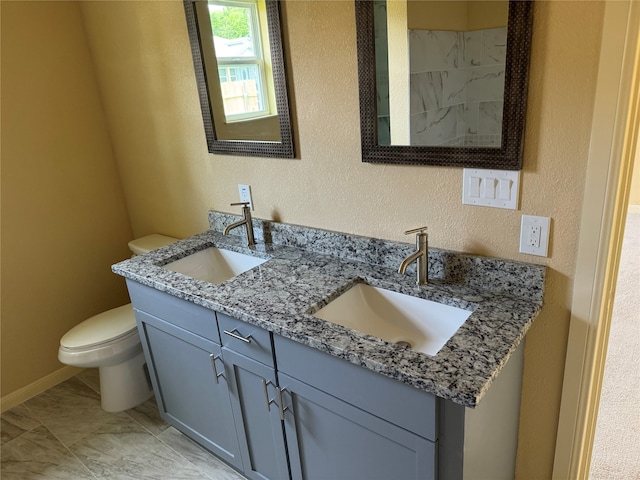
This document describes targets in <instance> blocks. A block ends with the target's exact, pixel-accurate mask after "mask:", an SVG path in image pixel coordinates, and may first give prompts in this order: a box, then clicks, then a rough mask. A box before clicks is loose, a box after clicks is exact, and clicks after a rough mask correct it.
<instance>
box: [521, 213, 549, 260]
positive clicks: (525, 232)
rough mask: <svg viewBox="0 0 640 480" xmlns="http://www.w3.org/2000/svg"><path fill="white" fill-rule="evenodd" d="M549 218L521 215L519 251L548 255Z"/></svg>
mask: <svg viewBox="0 0 640 480" xmlns="http://www.w3.org/2000/svg"><path fill="white" fill-rule="evenodd" d="M550 229H551V218H549V217H536V216H533V215H522V223H521V224H520V253H528V254H529V255H538V256H539V257H548V256H549V233H550Z"/></svg>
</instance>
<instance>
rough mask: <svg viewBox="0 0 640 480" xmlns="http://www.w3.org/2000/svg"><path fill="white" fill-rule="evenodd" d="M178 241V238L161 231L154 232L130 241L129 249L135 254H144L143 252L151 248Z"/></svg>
mask: <svg viewBox="0 0 640 480" xmlns="http://www.w3.org/2000/svg"><path fill="white" fill-rule="evenodd" d="M177 241H178V239H177V238H173V237H168V236H166V235H160V234H159V233H152V234H151V235H147V236H146V237H142V238H135V239H133V240H131V241H130V242H129V249H130V250H131V251H132V252H133V254H134V255H142V254H143V253H147V252H150V251H151V250H155V249H156V248H160V247H164V246H166V245H169V244H171V243H174V242H177Z"/></svg>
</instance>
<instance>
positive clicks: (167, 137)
mask: <svg viewBox="0 0 640 480" xmlns="http://www.w3.org/2000/svg"><path fill="white" fill-rule="evenodd" d="M82 11H83V15H84V18H85V25H86V28H87V35H88V38H89V42H90V45H91V49H92V52H93V58H94V61H95V63H96V69H97V72H98V77H99V82H100V86H101V90H102V94H103V101H104V105H105V109H106V112H107V119H108V122H109V129H110V132H111V136H112V141H113V145H114V150H115V154H116V157H117V160H118V164H119V168H120V172H121V175H122V183H123V187H124V190H125V195H126V199H127V204H128V207H129V213H130V216H131V220H132V225H133V229H134V233H135V234H136V235H143V234H147V233H150V232H161V233H165V234H170V235H174V236H186V235H189V234H193V233H196V232H198V231H202V230H204V229H205V228H207V225H206V210H207V209H208V208H215V209H219V210H224V211H235V209H234V208H232V207H229V206H228V204H229V203H230V202H233V201H236V199H237V184H238V183H248V184H251V186H252V191H253V195H254V202H255V206H256V210H255V215H256V216H258V217H263V218H271V219H277V220H281V221H285V222H289V223H296V224H302V225H309V226H314V227H320V228H327V229H331V230H338V231H344V232H349V233H356V234H361V235H369V236H375V237H382V238H386V239H393V240H403V239H404V237H403V235H402V231H403V230H405V229H408V228H413V227H417V226H421V225H424V224H427V225H429V229H430V243H431V244H432V245H433V246H436V247H441V248H448V249H454V250H462V251H468V252H473V253H480V254H486V255H492V256H500V257H506V258H512V259H517V260H522V261H528V262H537V263H545V264H547V265H548V266H549V267H550V270H549V276H548V282H547V296H546V306H545V309H544V311H543V313H542V314H541V315H540V317H539V319H538V320H537V322H536V324H535V325H534V327H533V329H532V330H531V333H530V334H529V336H528V338H527V348H526V358H525V378H524V387H523V393H524V396H523V401H522V415H521V431H520V449H519V458H518V476H519V477H520V478H550V476H551V466H552V462H553V453H554V446H555V435H556V425H557V416H558V409H559V401H560V394H561V386H562V375H563V367H564V356H565V351H566V339H567V330H568V323H569V308H570V305H571V289H572V278H573V275H574V268H575V251H576V242H577V238H578V231H579V227H580V225H579V223H578V222H579V219H580V213H581V212H580V208H581V201H582V194H583V184H584V175H585V168H586V159H587V151H588V145H589V133H590V126H591V115H592V104H593V96H594V89H595V77H596V69H597V62H598V55H599V52H598V49H599V41H600V32H601V26H602V25H601V24H602V12H603V4H602V3H601V2H592V1H585V2H536V5H535V27H534V42H533V57H532V69H531V70H532V74H531V82H530V89H529V93H530V102H529V110H528V116H527V133H526V143H525V162H524V170H523V172H522V184H521V207H520V210H519V211H508V210H501V209H492V208H484V207H471V206H463V205H462V204H461V188H462V185H461V182H462V171H461V170H460V169H454V168H433V167H415V166H390V165H369V164H364V163H362V162H361V161H360V144H359V136H360V130H359V110H358V109H359V106H358V88H357V85H358V83H357V80H358V79H357V64H356V32H355V18H354V6H353V2H351V1H341V0H334V1H311V0H296V1H287V2H285V6H284V9H283V14H284V18H285V26H284V32H285V35H286V50H287V52H288V62H287V63H288V67H289V72H290V80H291V88H290V93H291V97H292V99H293V103H294V109H293V118H294V128H295V133H296V143H297V149H298V152H299V155H298V158H297V159H295V160H278V159H262V158H243V157H230V156H213V155H209V154H208V153H207V151H206V144H205V138H204V132H203V129H202V123H201V118H200V111H199V106H198V99H197V95H196V89H195V80H194V75H193V67H192V64H191V57H190V50H189V45H188V40H187V33H186V26H185V22H184V15H183V12H182V5H181V3H180V2H177V1H176V2H159V1H155V2H135V1H130V2H85V3H83V4H82ZM522 214H532V215H544V216H550V217H552V219H553V221H552V241H551V249H550V257H549V258H539V257H530V256H527V255H522V254H519V253H518V237H519V230H520V218H521V215H522ZM406 240H407V241H411V240H410V239H406Z"/></svg>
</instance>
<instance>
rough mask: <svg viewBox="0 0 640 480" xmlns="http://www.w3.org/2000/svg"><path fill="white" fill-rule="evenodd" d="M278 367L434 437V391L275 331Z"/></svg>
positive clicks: (331, 392) (385, 417) (358, 405)
mask: <svg viewBox="0 0 640 480" xmlns="http://www.w3.org/2000/svg"><path fill="white" fill-rule="evenodd" d="M274 346H275V352H276V358H277V363H278V371H280V372H282V373H285V374H287V375H290V376H292V377H294V378H297V379H298V380H301V381H302V382H304V383H307V384H308V385H312V386H314V387H316V388H318V389H320V390H323V391H325V392H327V393H328V394H330V395H333V396H334V397H337V398H340V399H342V400H344V401H346V402H348V403H350V404H351V405H354V406H356V407H358V408H360V409H362V410H365V411H367V412H370V413H372V414H373V415H376V416H378V417H380V418H383V419H385V420H387V421H389V422H391V423H393V424H395V425H398V426H400V427H402V428H404V429H406V430H408V431H410V432H413V433H415V434H417V435H420V436H421V437H423V438H426V439H428V440H431V441H435V440H436V439H437V399H436V397H435V396H434V395H431V394H429V393H426V392H423V391H421V390H418V389H416V388H414V387H411V386H409V385H405V384H404V383H402V382H399V381H397V380H393V379H391V378H389V377H385V376H383V375H381V374H378V373H376V372H373V371H371V370H368V369H366V368H364V367H360V366H358V365H355V364H353V363H350V362H348V361H347V360H343V359H340V358H337V357H334V356H332V355H329V354H328V353H324V352H321V351H319V350H316V349H314V348H311V347H308V346H306V345H303V344H301V343H298V342H294V341H293V340H289V339H288V338H284V337H281V336H279V335H274Z"/></svg>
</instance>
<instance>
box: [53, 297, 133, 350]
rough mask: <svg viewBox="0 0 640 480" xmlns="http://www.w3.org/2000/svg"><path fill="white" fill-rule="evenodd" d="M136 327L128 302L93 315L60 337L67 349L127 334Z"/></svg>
mask: <svg viewBox="0 0 640 480" xmlns="http://www.w3.org/2000/svg"><path fill="white" fill-rule="evenodd" d="M135 329H136V319H135V316H134V314H133V307H132V305H131V304H130V303H128V304H126V305H123V306H121V307H116V308H113V309H111V310H107V311H106V312H102V313H99V314H98V315H94V316H93V317H91V318H88V319H86V320H84V321H83V322H80V323H79V324H78V325H76V326H75V327H73V328H72V329H71V330H69V331H68V332H67V333H65V334H64V336H63V337H62V338H61V339H60V345H62V346H63V347H65V348H68V349H76V348H88V347H91V346H95V345H99V344H101V343H104V342H109V341H112V340H115V339H117V338H119V337H122V336H124V335H128V334H129V333H130V332H131V331H133V330H135Z"/></svg>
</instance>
